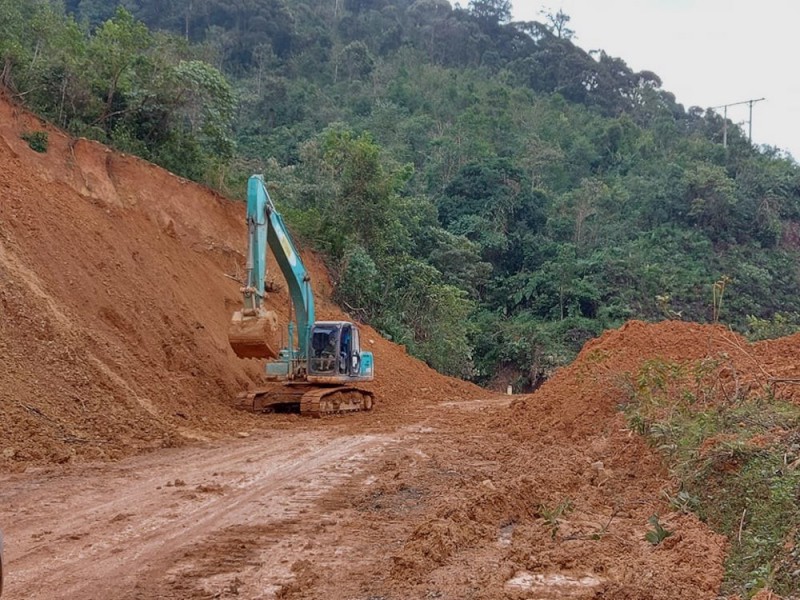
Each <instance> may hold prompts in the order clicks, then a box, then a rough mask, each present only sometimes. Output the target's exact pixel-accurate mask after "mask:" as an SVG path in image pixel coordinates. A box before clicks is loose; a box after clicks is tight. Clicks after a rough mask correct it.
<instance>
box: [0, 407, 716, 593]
mask: <svg viewBox="0 0 800 600" xmlns="http://www.w3.org/2000/svg"><path fill="white" fill-rule="evenodd" d="M534 398H535V397H534ZM530 402H531V399H529V398H524V399H521V400H518V401H517V402H515V403H514V404H511V405H510V403H509V399H508V398H507V397H494V398H489V399H485V400H477V401H476V400H469V401H465V402H456V401H452V400H451V401H447V402H441V403H437V404H435V405H431V406H428V407H426V408H425V409H420V410H413V411H409V412H408V413H407V415H406V418H405V419H403V420H400V419H392V420H391V422H390V423H386V422H385V421H384V420H383V419H382V418H381V413H380V410H378V411H376V412H374V413H372V414H362V415H353V416H349V417H343V418H328V419H322V420H310V419H301V418H299V417H288V416H277V415H273V416H265V417H264V418H265V419H273V420H276V426H275V428H274V429H272V430H270V431H256V432H252V433H250V434H249V435H247V436H246V437H240V438H234V439H228V440H227V441H215V442H213V443H202V444H200V443H198V444H195V445H192V446H190V447H183V448H175V449H162V450H158V451H155V452H153V453H150V454H147V455H142V456H138V457H131V458H127V459H124V460H122V461H119V462H117V463H97V464H84V465H74V466H68V467H64V468H55V467H52V468H47V469H41V470H35V471H34V470H29V471H28V472H26V473H19V474H14V475H6V476H2V477H0V523H2V524H3V527H4V528H5V531H6V547H7V561H8V574H9V579H8V587H7V594H8V597H9V598H30V599H45V598H47V599H52V598H65V599H66V598H81V599H97V600H100V599H107V598H115V599H116V598H120V599H142V600H144V599H150V598H164V599H179V598H193V599H200V598H204V599H212V598H247V599H251V598H252V599H265V600H266V599H271V598H289V599H296V600H297V599H307V600H308V599H317V598H330V599H332V600H345V599H347V600H350V599H352V600H378V599H380V600H400V599H405V598H448V599H452V600H461V599H466V598H476V599H478V598H482V599H487V600H490V599H499V598H511V599H522V598H537V599H549V598H585V599H589V598H598V597H603V598H653V599H673V598H674V599H689V598H692V599H697V598H709V599H711V598H716V597H717V593H718V589H719V588H718V586H719V581H720V575H721V571H720V566H721V558H722V555H723V554H722V552H723V550H724V544H725V542H724V539H722V538H720V537H719V536H714V535H713V534H710V532H709V531H708V530H707V528H706V527H705V526H703V525H702V524H700V523H698V522H697V521H696V519H694V518H693V517H691V516H688V515H679V514H669V513H666V512H665V511H664V506H665V505H664V502H663V500H662V499H661V498H660V497H659V492H658V489H659V488H658V487H652V486H658V485H662V484H660V483H658V481H659V480H660V481H663V480H662V479H660V478H661V475H660V467H659V466H658V464H657V463H656V462H653V461H651V460H649V459H648V458H646V454H642V453H643V452H644V453H648V452H649V450H647V449H646V447H645V446H644V445H643V444H642V443H641V441H640V440H638V439H637V438H635V437H633V438H632V437H631V436H630V433H629V432H628V431H626V430H625V429H624V427H622V426H621V423H620V422H612V423H610V424H609V425H610V426H608V427H604V428H600V429H598V430H597V431H596V432H594V433H593V434H592V435H590V436H588V437H575V438H573V439H570V438H569V437H568V436H564V435H563V432H561V431H558V430H557V428H556V427H555V426H554V424H553V423H552V422H548V421H547V419H546V418H544V419H543V420H542V426H541V427H542V429H541V431H538V432H537V431H536V430H535V429H531V430H530V432H531V433H534V434H536V435H534V436H529V441H522V440H520V439H519V438H518V437H517V436H515V435H513V434H512V435H509V427H508V425H507V421H508V420H509V419H510V420H511V421H519V420H520V415H521V414H522V413H521V412H520V411H524V410H527V406H526V405H527V404H529V403H530ZM543 414H544V415H546V413H543ZM242 435H243V436H244V435H245V434H244V433H243V434H242ZM556 438H557V439H558V440H560V441H555V440H556ZM598 463H602V464H603V466H600V467H599V468H598ZM634 469H635V470H636V471H638V472H639V473H642V472H645V473H646V472H648V471H650V472H651V476H652V477H653V478H654V479H652V483H642V481H645V480H643V479H642V478H641V476H639V477H640V479H639V483H638V484H637V486H633V487H632V486H630V485H629V484H628V482H629V481H630V480H631V477H632V476H633V475H632V473H633V470H634ZM599 471H600V472H599ZM559 507H561V508H559ZM658 511H660V512H661V514H662V522H664V523H665V524H666V525H667V526H668V527H669V528H670V529H671V530H673V531H674V532H675V535H674V536H673V538H671V539H672V540H673V541H672V542H670V544H664V545H662V546H659V547H657V548H654V547H652V546H650V545H649V544H648V543H647V542H646V541H645V540H644V533H645V530H646V527H647V517H648V516H649V515H650V514H652V513H653V512H658Z"/></svg>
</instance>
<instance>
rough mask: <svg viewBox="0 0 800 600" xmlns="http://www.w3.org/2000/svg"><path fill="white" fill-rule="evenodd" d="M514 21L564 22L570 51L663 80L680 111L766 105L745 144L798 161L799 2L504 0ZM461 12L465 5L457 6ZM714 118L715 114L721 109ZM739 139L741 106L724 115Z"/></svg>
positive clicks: (744, 112)
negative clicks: (614, 60)
mask: <svg viewBox="0 0 800 600" xmlns="http://www.w3.org/2000/svg"><path fill="white" fill-rule="evenodd" d="M512 2H513V15H514V20H519V21H532V20H538V21H544V18H543V17H542V16H541V15H540V14H539V11H540V10H542V9H543V8H546V9H547V10H548V11H549V12H552V13H556V12H558V10H559V9H562V10H563V11H564V12H565V13H566V14H567V15H569V16H570V17H571V20H570V22H569V23H568V26H569V27H570V28H571V29H573V30H574V31H575V37H573V39H572V41H573V43H575V44H576V45H578V46H580V47H581V48H583V49H584V50H594V49H603V50H605V51H606V53H607V54H610V55H611V56H617V57H619V58H621V59H623V60H624V61H625V62H626V63H627V64H628V66H629V67H630V68H631V69H633V70H634V71H642V70H648V71H653V72H654V73H656V74H657V75H658V76H659V77H660V78H661V80H662V82H663V86H662V88H663V89H665V90H667V91H670V92H672V93H673V94H675V97H676V100H677V101H678V102H680V103H681V104H683V106H684V108H689V107H690V106H701V107H703V108H708V107H713V106H719V105H722V104H730V103H733V102H739V101H743V100H750V99H755V98H762V97H763V98H765V100H764V101H763V102H758V103H756V104H754V105H753V142H754V143H756V144H769V145H770V146H777V147H778V148H781V149H783V150H786V151H788V152H790V153H791V154H792V156H794V157H795V159H798V160H800V75H798V73H797V68H796V67H795V63H796V60H797V56H798V50H800V36H799V35H798V26H800V2H796V1H795V0H758V1H757V2H755V1H753V0H550V1H548V0H545V1H538V0H512ZM462 4H463V5H466V4H467V2H464V1H462ZM719 112H720V114H722V109H719ZM728 118H729V119H730V120H731V121H733V122H734V123H742V127H743V130H744V131H745V134H747V120H748V107H747V105H743V106H735V107H730V108H728Z"/></svg>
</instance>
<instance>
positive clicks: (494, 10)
mask: <svg viewBox="0 0 800 600" xmlns="http://www.w3.org/2000/svg"><path fill="white" fill-rule="evenodd" d="M469 10H470V13H472V14H473V15H475V16H476V17H478V18H479V19H481V20H485V21H488V22H490V23H508V22H509V21H510V20H511V0H470V1H469Z"/></svg>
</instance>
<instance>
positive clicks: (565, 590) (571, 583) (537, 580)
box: [505, 571, 603, 600]
mask: <svg viewBox="0 0 800 600" xmlns="http://www.w3.org/2000/svg"><path fill="white" fill-rule="evenodd" d="M601 583H603V580H602V579H599V578H598V577H595V576H594V575H584V576H583V577H572V576H570V575H562V574H561V573H550V574H547V575H543V574H540V573H528V572H527V571H520V572H519V573H517V574H516V575H514V577H512V578H511V579H509V580H508V581H506V585H505V587H506V589H507V590H509V591H521V592H533V593H536V594H537V596H536V597H537V598H541V599H542V600H544V599H545V598H569V597H570V596H577V595H582V594H584V593H586V592H587V591H588V590H590V589H591V588H594V587H597V586H599V585H600V584H601Z"/></svg>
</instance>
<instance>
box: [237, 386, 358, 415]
mask: <svg viewBox="0 0 800 600" xmlns="http://www.w3.org/2000/svg"><path fill="white" fill-rule="evenodd" d="M238 400H239V401H238V403H237V404H238V406H239V408H242V409H244V410H249V411H252V412H296V411H297V408H298V407H299V409H300V414H301V415H303V416H307V417H315V418H319V417H324V416H328V415H339V414H345V413H351V412H360V411H368V410H372V405H373V394H372V392H370V391H367V390H363V389H361V388H357V387H354V386H350V385H340V386H332V387H317V386H309V385H286V386H282V387H280V388H278V389H271V390H252V391H249V392H244V393H242V394H240V395H239V399H238Z"/></svg>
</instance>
